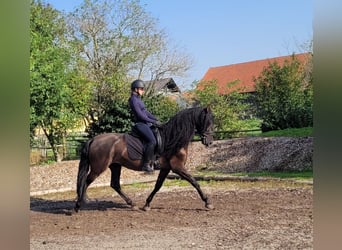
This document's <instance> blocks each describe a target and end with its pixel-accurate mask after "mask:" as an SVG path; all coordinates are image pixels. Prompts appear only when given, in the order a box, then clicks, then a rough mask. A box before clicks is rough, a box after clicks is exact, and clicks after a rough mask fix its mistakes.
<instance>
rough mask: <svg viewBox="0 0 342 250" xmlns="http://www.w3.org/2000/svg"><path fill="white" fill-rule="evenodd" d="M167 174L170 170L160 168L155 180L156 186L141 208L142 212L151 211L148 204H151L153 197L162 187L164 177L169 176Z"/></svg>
mask: <svg viewBox="0 0 342 250" xmlns="http://www.w3.org/2000/svg"><path fill="white" fill-rule="evenodd" d="M169 172H170V169H164V168H161V170H160V172H159V175H158V179H157V182H156V185H155V186H154V189H153V191H152V193H151V194H150V195H149V196H148V198H147V200H146V203H145V206H144V207H143V210H145V211H148V210H150V209H151V208H150V203H151V201H152V199H153V197H154V195H155V194H156V193H157V192H158V191H159V189H160V188H161V186H162V185H163V183H164V181H165V179H166V176H167V175H168V174H169Z"/></svg>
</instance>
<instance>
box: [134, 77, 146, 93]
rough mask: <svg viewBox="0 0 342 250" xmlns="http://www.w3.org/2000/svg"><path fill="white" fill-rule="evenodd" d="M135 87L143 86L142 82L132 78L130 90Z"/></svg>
mask: <svg viewBox="0 0 342 250" xmlns="http://www.w3.org/2000/svg"><path fill="white" fill-rule="evenodd" d="M135 88H145V84H144V82H143V81H142V80H140V79H137V80H134V81H133V82H132V84H131V90H134V89H135Z"/></svg>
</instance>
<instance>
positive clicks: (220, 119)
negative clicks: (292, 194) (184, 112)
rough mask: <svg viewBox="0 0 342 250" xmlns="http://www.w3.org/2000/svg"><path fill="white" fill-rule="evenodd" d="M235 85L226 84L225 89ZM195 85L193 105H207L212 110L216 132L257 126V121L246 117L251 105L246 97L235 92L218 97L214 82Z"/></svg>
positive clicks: (232, 83)
mask: <svg viewBox="0 0 342 250" xmlns="http://www.w3.org/2000/svg"><path fill="white" fill-rule="evenodd" d="M236 83H237V82H231V83H227V88H231V87H233V86H234V85H235V84H236ZM197 85H198V87H196V88H195V91H194V95H195V97H194V100H195V105H201V106H207V105H209V106H210V107H211V108H212V110H213V113H214V117H215V130H216V131H237V130H247V129H253V128H255V127H256V126H258V125H259V120H258V119H256V118H254V117H253V116H251V115H248V114H249V113H250V110H251V105H250V104H249V103H248V102H247V101H246V98H247V97H248V96H246V95H244V94H241V93H238V92H237V90H235V91H232V92H230V94H227V95H220V94H218V86H217V82H216V81H215V80H213V81H202V82H198V83H197ZM199 85H200V87H199ZM196 103H197V104H196Z"/></svg>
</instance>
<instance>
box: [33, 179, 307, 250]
mask: <svg viewBox="0 0 342 250" xmlns="http://www.w3.org/2000/svg"><path fill="white" fill-rule="evenodd" d="M263 185H265V184H263ZM151 188H152V187H151ZM151 188H144V189H141V188H140V189H137V190H138V191H137V190H135V189H128V190H127V194H128V195H129V196H130V197H131V198H132V199H133V200H134V201H135V202H136V204H137V205H138V206H139V207H142V206H143V205H144V201H145V199H146V197H147V196H148V194H149V192H150V191H151V190H152V189H151ZM90 190H91V189H90ZM90 190H89V191H90ZM203 190H204V191H205V192H206V193H208V194H209V195H210V197H211V199H212V202H213V204H214V206H215V209H214V210H207V209H205V207H204V204H203V202H202V201H201V200H200V198H199V196H198V194H197V192H196V191H195V189H193V188H192V187H176V188H171V187H162V189H161V190H160V192H159V193H157V195H156V196H155V198H154V200H153V201H152V204H151V207H152V209H151V210H150V211H148V212H144V211H142V210H137V211H134V210H131V209H130V208H129V207H127V206H126V205H125V203H124V202H123V200H122V199H121V198H120V197H119V196H118V195H117V194H116V193H114V192H113V195H108V194H107V195H104V196H100V197H98V195H97V197H91V193H90V195H89V198H90V200H89V202H88V204H86V205H85V206H84V207H83V209H82V210H81V211H80V212H79V213H71V211H72V208H73V206H74V200H73V199H62V198H58V197H57V198H53V197H52V198H42V197H31V211H30V219H31V224H30V249H58V250H60V249H313V190H312V185H307V184H301V185H293V184H291V185H290V184H289V185H288V186H286V185H285V186H284V185H283V184H282V185H281V186H278V184H277V185H272V184H271V185H268V186H267V187H265V186H264V187H260V186H259V185H258V184H255V186H254V184H251V185H249V186H248V187H245V188H241V187H240V188H237V187H234V188H232V186H229V187H228V186H227V187H225V186H224V184H222V183H221V184H220V185H219V186H212V185H208V186H207V185H205V184H204V186H203ZM88 193H89V192H88Z"/></svg>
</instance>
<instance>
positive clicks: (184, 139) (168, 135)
mask: <svg viewBox="0 0 342 250" xmlns="http://www.w3.org/2000/svg"><path fill="white" fill-rule="evenodd" d="M202 111H203V108H200V107H196V108H189V109H184V110H182V111H180V112H178V113H177V114H176V115H175V116H174V117H172V118H171V119H170V120H169V121H168V122H167V123H165V124H164V125H163V127H162V133H161V136H162V140H163V142H164V152H163V155H164V156H165V157H166V158H169V157H171V156H172V155H174V154H176V153H177V152H178V151H179V150H180V149H181V148H182V147H185V146H187V145H188V144H189V142H190V140H191V139H192V138H193V136H194V134H195V128H196V124H197V123H198V122H201V121H203V119H200V116H201V113H202ZM203 122H204V121H203Z"/></svg>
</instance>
